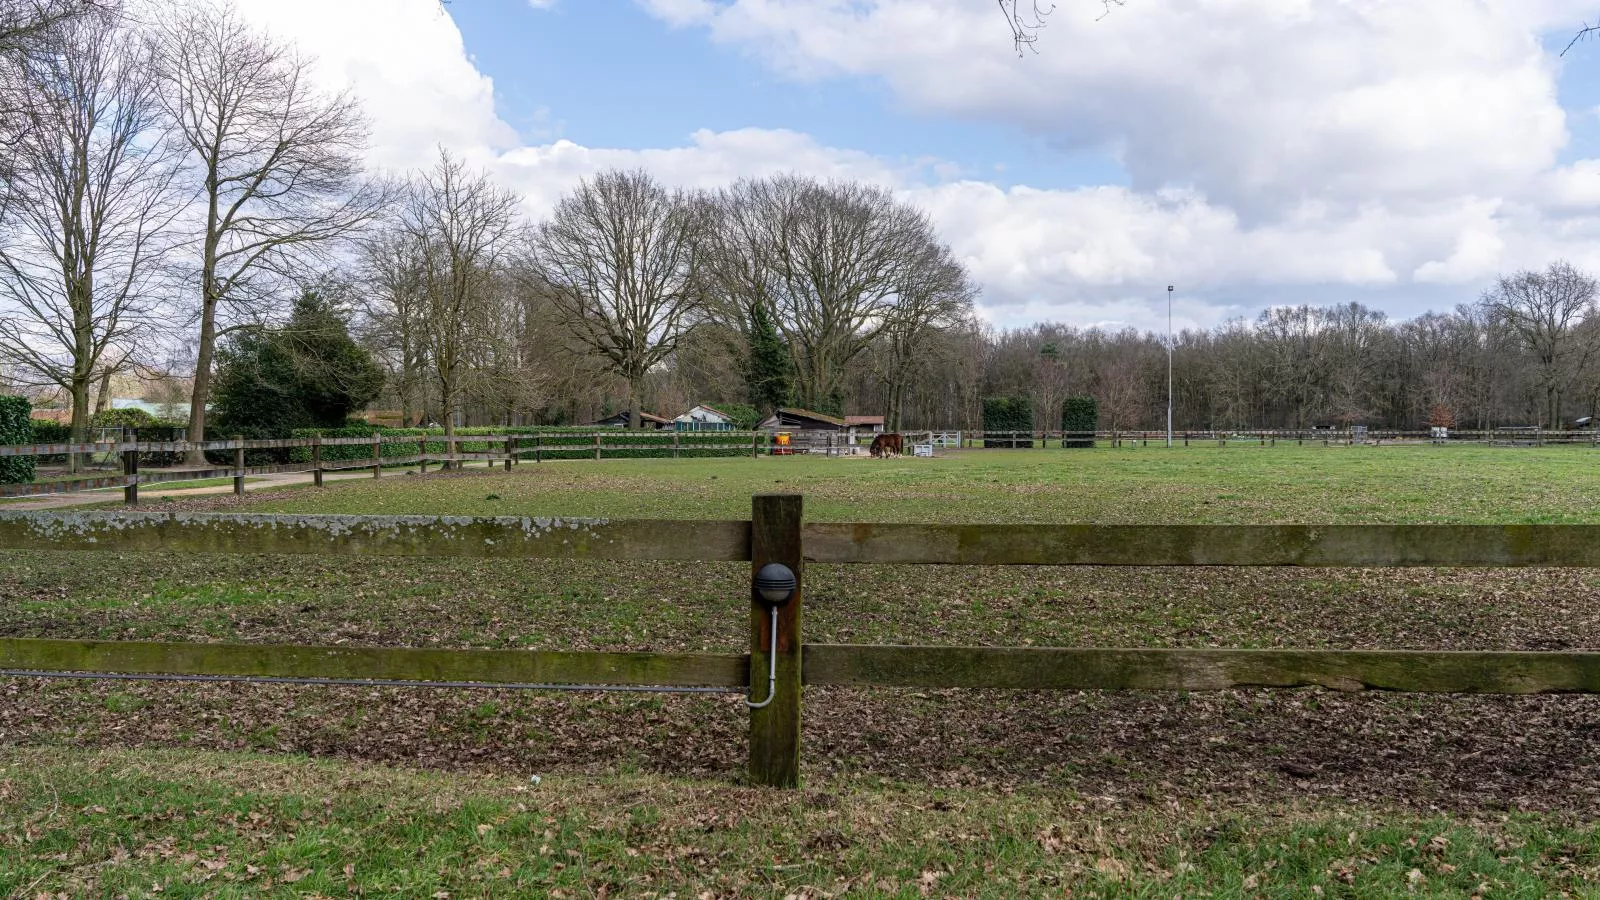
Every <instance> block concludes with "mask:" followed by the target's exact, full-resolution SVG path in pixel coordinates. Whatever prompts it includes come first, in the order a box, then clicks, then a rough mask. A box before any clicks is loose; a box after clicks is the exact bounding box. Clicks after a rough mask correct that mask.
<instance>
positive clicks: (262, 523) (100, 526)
mask: <svg viewBox="0 0 1600 900" xmlns="http://www.w3.org/2000/svg"><path fill="white" fill-rule="evenodd" d="M801 533H802V535H803V540H804V542H805V556H806V559H807V560H808V561H810V562H818V563H843V564H865V563H871V564H880V565H882V564H892V565H902V564H928V563H933V564H942V565H978V566H1013V565H1024V566H1083V565H1093V566H1303V567H1324V568H1339V567H1538V566H1545V567H1549V566H1560V567H1569V568H1595V567H1600V525H916V524H894V523H855V524H834V523H828V522H812V523H808V524H806V525H805V526H804V527H803V528H802V532H801ZM0 547H4V548H12V549H34V550H41V549H57V550H99V551H146V550H163V551H177V552H199V553H287V554H309V555H318V556H476V557H494V556H504V557H508V558H541V557H542V558H557V557H559V558H585V557H586V558H591V559H615V560H629V559H632V560H643V559H661V560H692V561H702V562H729V561H738V560H747V559H749V558H750V523H749V522H748V521H744V520H723V521H718V520H688V521H679V520H648V519H630V520H610V519H592V518H541V517H527V516H521V517H518V516H497V517H465V516H420V515H408V516H333V515H288V514H234V513H179V512H55V513H31V512H4V511H0Z"/></svg>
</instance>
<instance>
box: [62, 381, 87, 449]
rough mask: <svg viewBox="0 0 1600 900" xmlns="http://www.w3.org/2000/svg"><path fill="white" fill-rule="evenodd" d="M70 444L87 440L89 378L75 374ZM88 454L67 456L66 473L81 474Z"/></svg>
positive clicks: (72, 390) (72, 389) (72, 392)
mask: <svg viewBox="0 0 1600 900" xmlns="http://www.w3.org/2000/svg"><path fill="white" fill-rule="evenodd" d="M71 394H72V443H74V444H83V443H87V442H88V440H89V376H88V375H86V374H77V373H75V374H74V375H73V377H72V388H71ZM88 462H89V454H87V453H81V454H80V453H69V454H67V471H69V472H81V471H83V470H84V469H85V468H87V467H88Z"/></svg>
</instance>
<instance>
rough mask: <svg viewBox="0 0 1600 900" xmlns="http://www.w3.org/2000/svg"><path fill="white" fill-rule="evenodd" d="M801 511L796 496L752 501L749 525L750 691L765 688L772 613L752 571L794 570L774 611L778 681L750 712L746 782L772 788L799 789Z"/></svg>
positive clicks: (802, 586) (802, 585)
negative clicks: (785, 597) (790, 588)
mask: <svg viewBox="0 0 1600 900" xmlns="http://www.w3.org/2000/svg"><path fill="white" fill-rule="evenodd" d="M802 513H803V508H802V500H801V497H800V496H799V495H798V494H763V495H759V496H757V497H755V498H753V502H752V504H751V514H752V515H751V523H750V574H751V586H750V690H751V694H750V696H752V697H763V696H765V694H766V690H767V675H768V671H769V670H768V662H767V651H768V649H769V642H770V640H771V634H770V632H769V631H768V629H769V628H770V627H771V624H772V620H771V612H770V611H769V610H768V609H767V607H765V606H763V605H761V603H760V602H759V601H758V600H757V599H756V592H755V584H754V578H755V573H756V572H759V571H761V567H762V566H764V565H766V564H768V563H782V564H783V565H786V566H788V567H789V568H790V569H791V570H793V571H794V577H795V588H794V595H793V596H792V597H791V598H790V600H789V602H788V604H787V605H785V606H783V607H782V608H780V609H779V610H778V654H777V661H778V667H777V671H778V680H777V683H776V684H775V685H774V686H773V688H772V691H773V696H772V702H771V703H769V704H767V705H766V706H764V707H762V708H761V709H753V710H751V711H750V780H751V782H753V783H755V784H761V785H767V786H770V787H786V788H792V787H799V786H800V646H801V644H800V608H801V603H802V601H803V600H804V598H805V556H804V553H803V552H802V548H801V545H800V523H801V517H802Z"/></svg>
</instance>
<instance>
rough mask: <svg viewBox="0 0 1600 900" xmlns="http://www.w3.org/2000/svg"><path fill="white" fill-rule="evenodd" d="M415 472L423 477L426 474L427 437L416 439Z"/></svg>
mask: <svg viewBox="0 0 1600 900" xmlns="http://www.w3.org/2000/svg"><path fill="white" fill-rule="evenodd" d="M417 471H418V472H419V473H421V474H423V475H426V474H428V438H427V435H423V436H422V437H419V438H417Z"/></svg>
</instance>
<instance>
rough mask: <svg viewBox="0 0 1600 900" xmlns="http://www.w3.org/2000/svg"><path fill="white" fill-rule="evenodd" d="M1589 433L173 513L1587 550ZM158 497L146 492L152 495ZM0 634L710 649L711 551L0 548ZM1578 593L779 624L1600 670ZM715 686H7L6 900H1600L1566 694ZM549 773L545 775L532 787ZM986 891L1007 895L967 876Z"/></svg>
mask: <svg viewBox="0 0 1600 900" xmlns="http://www.w3.org/2000/svg"><path fill="white" fill-rule="evenodd" d="M1597 467H1600V456H1595V455H1593V454H1592V453H1590V452H1587V451H1586V450H1585V449H1580V448H1550V449H1489V448H1454V447H1450V448H1428V447H1423V448H1409V447H1394V448H1389V447H1383V448H1360V447H1358V448H1328V449H1323V448H1320V447H1317V448H1303V449H1300V448H1285V447H1277V448H1259V449H1258V448H1251V447H1229V448H1226V449H1215V448H1190V449H1188V450H1174V451H1172V452H1170V453H1168V452H1167V451H1164V450H1158V449H1156V448H1150V449H1143V448H1141V449H1122V450H1115V451H1113V450H1109V449H1107V450H1095V451H1088V452H1079V451H1074V452H1064V451H1060V450H1050V451H1045V450H1034V451H994V452H984V453H977V452H972V453H966V454H963V455H958V456H952V457H948V458H941V459H935V460H912V459H905V460H900V461H888V462H875V461H870V460H826V459H805V458H791V459H771V458H767V459H761V460H741V459H719V460H701V461H692V460H683V461H672V460H635V461H607V462H602V463H598V464H596V463H594V462H592V461H574V462H563V463H545V464H540V465H532V464H526V465H522V466H519V467H518V468H517V470H516V471H514V472H512V473H510V474H505V473H502V472H499V471H490V470H487V469H472V470H468V471H466V472H461V473H454V474H450V475H445V476H429V477H426V478H419V477H415V476H397V477H394V478H386V479H383V480H382V481H376V482H374V481H366V480H360V481H353V482H349V483H341V484H338V485H336V486H332V487H329V488H327V489H325V490H323V491H311V490H299V491H282V492H274V493H272V494H270V495H259V496H254V497H247V498H245V499H244V500H243V501H238V500H236V499H234V498H232V497H231V496H221V497H216V498H207V499H205V500H190V501H184V502H182V503H179V504H171V506H172V508H221V509H239V510H244V511H263V512H264V511H292V512H367V513H379V512H383V513H397V512H422V513H451V514H471V515H487V514H495V515H520V514H540V515H545V514H566V515H607V516H618V517H620V516H628V517H650V518H697V517H718V518H721V517H727V518H741V517H747V516H748V514H749V502H750V501H749V498H750V495H751V494H752V493H758V492H773V491H783V492H786V491H798V492H801V493H804V494H805V495H806V498H807V501H806V502H807V513H808V516H809V517H810V518H813V519H819V520H834V521H848V520H866V521H949V522H959V521H1038V522H1071V521H1094V522H1108V523H1109V522H1115V523H1124V522H1174V521H1177V522H1593V521H1600V518H1597V517H1600V513H1597V512H1596V508H1597V507H1596V503H1595V501H1596V499H1600V474H1597ZM157 508H160V506H159V505H158V506H157ZM0 560H3V564H0V635H4V636H24V635H25V636H50V637H83V638H166V639H181V640H235V641H250V642H289V641H294V642H303V643H331V642H346V643H352V644H380V645H396V646H447V647H536V648H603V649H614V650H620V649H653V650H677V649H711V650H737V649H740V648H742V646H743V644H744V641H745V640H746V636H745V635H746V632H745V628H746V625H745V622H744V618H743V617H744V601H743V599H742V597H743V592H744V590H745V587H744V585H745V581H744V579H745V578H746V577H747V572H746V571H745V567H743V566H740V565H699V564H695V565H691V564H673V563H648V564H616V563H607V564H593V563H582V562H574V561H527V560H520V561H512V560H508V561H472V560H447V559H421V560H396V559H370V560H360V561H352V560H348V559H328V560H321V559H314V558H295V559H292V560H284V559H274V558H270V557H232V556H219V557H201V556H173V555H164V554H146V555H133V554H129V555H123V556H117V555H112V554H101V553H83V554H63V553H21V552H15V551H13V552H5V553H0ZM1597 585H1600V573H1590V572H1587V571H1557V570H1521V571H1516V572H1495V571H1467V570H1348V571H1331V570H1230V569H1178V568H1173V569H1104V568H1060V567H1021V568H1009V569H974V568H965V567H945V566H907V567H879V566H851V567H830V566H814V567H812V568H811V569H810V570H808V593H807V612H806V616H807V621H806V635H807V639H809V640H814V641H825V642H850V643H880V642H881V643H924V644H991V645H1027V644H1034V645H1069V646H1070V645H1098V646H1217V647H1227V646H1293V647H1387V648H1404V647H1410V648H1419V649H1422V648H1428V649H1466V648H1474V649H1558V648H1600V590H1597ZM806 716H807V719H806V732H805V741H806V749H805V756H804V760H805V767H806V772H807V784H806V788H805V790H803V791H800V792H794V793H782V792H771V791H764V790H758V789H753V788H748V787H743V786H741V785H740V784H739V773H740V771H741V769H742V766H743V760H742V758H741V753H742V750H743V728H744V723H745V713H744V711H743V708H742V704H741V703H740V700H739V698H738V697H737V696H736V695H734V696H700V697H657V696H639V695H615V694H613V695H600V696H569V695H553V694H534V693H517V692H513V691H474V692H456V691H436V690H419V689H412V690H406V689H367V688H328V687H295V686H287V685H272V686H261V685H186V686H175V685H167V684H141V683H128V682H123V683H96V684H79V683H68V682H54V681H38V680H28V679H0V769H3V770H4V771H0V895H6V894H16V895H20V896H35V895H37V894H39V893H41V892H43V893H57V894H60V893H65V894H67V895H70V896H76V895H84V894H86V895H94V896H99V895H107V896H112V895H118V894H127V895H129V896H141V895H152V894H154V893H155V890H154V889H155V888H156V887H159V888H160V892H161V894H162V895H163V896H175V895H176V896H191V895H192V896H210V895H217V896H245V895H250V896H256V895H262V894H279V895H284V896H293V895H306V894H310V895H327V896H340V895H346V894H350V893H356V892H366V893H379V892H397V893H400V894H403V895H411V896H431V895H437V894H439V893H448V894H450V895H453V896H482V895H497V896H507V895H518V894H521V895H528V894H535V893H541V892H544V893H550V894H551V895H555V892H557V891H560V892H562V893H563V894H564V895H566V896H574V897H577V896H600V895H602V894H604V895H608V896H624V895H637V894H642V893H645V892H648V891H656V892H659V893H660V894H662V895H665V893H667V892H676V893H677V895H678V896H702V895H704V894H706V893H709V894H710V895H711V896H748V895H756V896H763V895H769V894H770V895H776V896H783V895H785V894H799V895H808V894H809V895H814V896H822V895H825V894H834V893H838V892H840V891H841V890H848V891H849V892H850V893H851V894H852V895H856V894H859V895H862V896H920V895H930V894H931V895H954V896H995V897H1004V896H1013V895H1017V894H1040V895H1055V894H1060V893H1063V892H1065V891H1067V890H1070V891H1072V892H1075V893H1078V894H1080V895H1127V896H1147V895H1148V896H1175V895H1183V896H1194V895H1199V894H1203V893H1207V892H1209V893H1212V894H1214V895H1218V896H1234V895H1268V896H1285V897H1288V896H1296V897H1298V896H1308V895H1311V894H1313V893H1315V892H1321V893H1322V894H1323V895H1324V896H1391V895H1394V894H1400V893H1417V894H1433V895H1443V896H1462V897H1467V896H1472V895H1474V894H1476V895H1479V896H1491V897H1492V896H1502V895H1506V896H1529V897H1532V896H1546V895H1549V894H1552V893H1559V892H1567V893H1571V894H1591V893H1593V892H1594V891H1595V890H1596V889H1597V879H1600V830H1597V828H1596V824H1595V823H1596V819H1595V815H1596V810H1600V700H1597V699H1594V698H1586V697H1561V696H1543V697H1526V698H1513V697H1426V696H1418V695H1396V696H1383V695H1364V694H1356V695H1350V694H1338V693H1331V692H1324V691H1236V692H1220V693H1195V694H1135V693H1122V694H1108V693H1092V692H1091V693H1007V692H979V691H926V692H923V691H890V690H884V691H850V690H843V689H825V690H824V689H810V690H808V691H807V712H806ZM535 774H537V775H539V776H541V780H540V781H538V782H537V783H535V782H534V781H533V780H531V779H530V776H532V775H535ZM1002 878H1003V879H1005V880H1003V881H1002V880H1000V879H1002Z"/></svg>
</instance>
